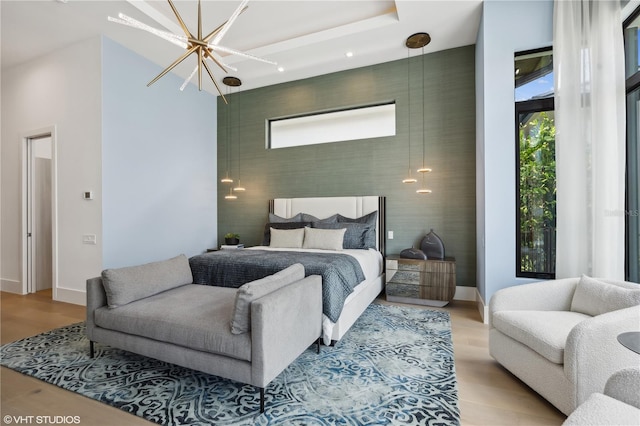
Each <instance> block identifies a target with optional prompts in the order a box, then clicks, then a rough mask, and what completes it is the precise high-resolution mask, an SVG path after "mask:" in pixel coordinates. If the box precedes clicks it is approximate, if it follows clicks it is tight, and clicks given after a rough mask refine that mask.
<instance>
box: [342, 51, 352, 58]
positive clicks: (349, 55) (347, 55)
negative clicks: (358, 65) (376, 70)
mask: <svg viewBox="0 0 640 426" xmlns="http://www.w3.org/2000/svg"><path fill="white" fill-rule="evenodd" d="M344 56H346V57H347V58H351V57H352V56H353V52H351V51H349V52H347V53H345V54H344Z"/></svg>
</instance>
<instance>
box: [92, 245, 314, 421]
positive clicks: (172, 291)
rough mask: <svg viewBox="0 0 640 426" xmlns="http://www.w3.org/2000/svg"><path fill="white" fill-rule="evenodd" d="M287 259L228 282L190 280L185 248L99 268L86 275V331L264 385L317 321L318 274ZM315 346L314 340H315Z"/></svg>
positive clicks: (306, 340) (309, 337) (305, 342)
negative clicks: (279, 266)
mask: <svg viewBox="0 0 640 426" xmlns="http://www.w3.org/2000/svg"><path fill="white" fill-rule="evenodd" d="M304 275H305V271H304V267H303V266H302V265H300V264H296V265H292V266H290V267H289V268H287V269H284V270H282V271H280V272H278V273H276V274H274V275H271V276H268V277H266V278H263V279H261V280H257V281H253V282H251V283H247V284H245V285H243V286H242V287H240V288H239V289H235V288H226V287H215V286H205V285H198V284H192V282H193V279H192V276H191V269H190V268H189V262H188V260H187V258H186V257H185V256H184V255H181V256H178V257H175V258H173V259H169V260H166V261H162V262H154V263H149V264H145V265H140V266H133V267H128V268H120V269H111V270H105V271H103V272H102V276H101V277H96V278H91V279H89V280H87V336H88V338H89V340H90V351H91V356H92V357H93V356H94V342H99V343H103V344H107V345H110V346H114V347H118V348H121V349H125V350H128V351H131V352H135V353H138V354H141V355H145V356H149V357H152V358H156V359H159V360H162V361H166V362H170V363H173V364H178V365H181V366H184V367H188V368H192V369H195V370H199V371H202V372H205V373H209V374H213V375H216V376H220V377H225V378H228V379H232V380H236V381H238V382H242V383H248V384H251V385H254V386H256V387H258V388H259V389H260V410H261V412H262V411H264V389H265V387H266V386H267V385H268V384H269V383H270V382H271V381H272V380H273V379H274V378H275V377H277V376H278V374H280V373H281V372H282V370H284V369H285V368H286V367H287V366H288V365H289V364H290V363H291V362H293V361H294V360H295V359H296V358H297V357H298V356H299V355H300V354H301V353H302V352H304V351H305V350H306V349H307V348H308V347H309V346H310V345H312V344H313V343H314V342H319V337H320V334H321V327H322V282H321V277H320V276H317V275H312V276H309V277H307V278H305V277H304ZM318 350H319V346H318Z"/></svg>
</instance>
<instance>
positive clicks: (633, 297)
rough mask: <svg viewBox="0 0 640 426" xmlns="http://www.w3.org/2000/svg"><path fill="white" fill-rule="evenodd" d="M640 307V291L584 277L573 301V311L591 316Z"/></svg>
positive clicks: (579, 283)
mask: <svg viewBox="0 0 640 426" xmlns="http://www.w3.org/2000/svg"><path fill="white" fill-rule="evenodd" d="M636 305H640V286H638V290H635V289H630V288H623V287H619V286H617V285H615V284H609V283H606V282H603V281H599V280H597V279H595V278H591V277H588V276H586V275H583V276H582V277H580V281H578V285H577V286H576V291H575V293H573V299H572V300H571V310H572V311H573V312H580V313H582V314H587V315H591V316H596V315H600V314H606V313H607V312H611V311H617V310H618V309H624V308H629V307H631V306H636Z"/></svg>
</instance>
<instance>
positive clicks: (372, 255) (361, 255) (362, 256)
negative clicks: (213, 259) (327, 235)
mask: <svg viewBox="0 0 640 426" xmlns="http://www.w3.org/2000/svg"><path fill="white" fill-rule="evenodd" d="M243 250H270V251H301V252H307V253H337V254H346V255H349V256H352V257H354V258H355V259H356V260H357V261H358V263H359V264H360V268H362V273H363V274H364V281H362V282H361V283H358V285H357V286H356V287H355V288H354V289H353V292H352V293H351V294H350V295H349V296H348V297H347V299H346V300H345V302H344V304H345V305H347V304H348V303H349V301H350V300H351V299H353V298H355V297H356V295H357V294H358V293H360V292H361V291H363V289H364V288H365V287H366V286H367V284H368V283H371V282H374V281H375V280H376V279H377V278H378V277H379V276H380V274H382V271H383V265H382V262H383V258H382V253H380V252H379V251H378V250H374V249H367V250H362V249H360V250H358V249H344V250H339V251H338V250H335V251H334V250H319V249H302V248H300V249H295V248H276V247H269V246H254V247H248V248H246V249H243ZM334 325H335V323H334V322H333V321H331V320H330V319H329V318H328V317H327V316H326V315H324V314H323V315H322V340H323V341H324V344H325V345H329V344H330V343H331V337H332V336H333V327H334Z"/></svg>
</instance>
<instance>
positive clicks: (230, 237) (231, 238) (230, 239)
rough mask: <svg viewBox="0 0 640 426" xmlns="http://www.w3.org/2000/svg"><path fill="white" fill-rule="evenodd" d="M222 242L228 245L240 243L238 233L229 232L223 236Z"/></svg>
mask: <svg viewBox="0 0 640 426" xmlns="http://www.w3.org/2000/svg"><path fill="white" fill-rule="evenodd" d="M224 243H225V244H227V245H229V246H232V245H236V244H238V243H240V235H238V234H234V233H233V232H229V233H228V234H225V236H224Z"/></svg>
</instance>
